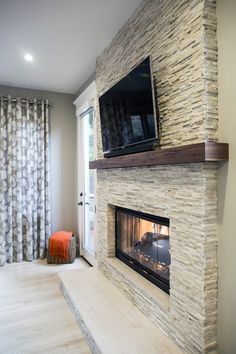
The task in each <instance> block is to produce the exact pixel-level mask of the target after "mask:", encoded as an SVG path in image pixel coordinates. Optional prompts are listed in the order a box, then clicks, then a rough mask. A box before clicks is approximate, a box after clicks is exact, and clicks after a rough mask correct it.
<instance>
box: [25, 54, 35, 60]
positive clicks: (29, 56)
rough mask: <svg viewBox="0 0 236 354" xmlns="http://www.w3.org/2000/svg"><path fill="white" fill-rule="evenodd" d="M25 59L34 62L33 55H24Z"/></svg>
mask: <svg viewBox="0 0 236 354" xmlns="http://www.w3.org/2000/svg"><path fill="white" fill-rule="evenodd" d="M24 59H25V60H26V61H33V60H34V58H33V56H32V55H31V54H25V55H24Z"/></svg>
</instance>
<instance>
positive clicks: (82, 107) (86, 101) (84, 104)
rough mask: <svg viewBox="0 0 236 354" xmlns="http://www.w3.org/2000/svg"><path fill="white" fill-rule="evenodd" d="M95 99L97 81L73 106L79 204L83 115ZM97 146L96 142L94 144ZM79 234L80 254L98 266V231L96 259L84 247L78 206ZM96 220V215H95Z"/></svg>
mask: <svg viewBox="0 0 236 354" xmlns="http://www.w3.org/2000/svg"><path fill="white" fill-rule="evenodd" d="M95 98H96V85H95V81H93V82H92V83H91V84H90V85H89V86H88V87H87V88H86V89H85V90H84V92H82V93H81V95H80V96H78V97H77V98H76V100H75V101H74V102H73V104H74V105H75V106H76V117H77V164H78V165H77V166H78V171H79V172H78V177H77V182H78V189H77V190H78V202H81V201H84V198H83V197H81V196H80V192H81V191H83V192H84V171H83V170H82V166H83V165H84V159H83V156H82V154H81V147H82V145H83V138H84V136H83V132H82V119H81V114H83V113H84V112H85V111H87V110H88V109H89V108H91V107H92V108H94V106H95ZM95 132H96V129H94V133H95ZM95 139H96V135H95ZM94 143H95V144H96V141H95V142H94ZM94 198H95V204H96V189H95V191H94ZM77 215H78V232H79V235H80V253H81V255H82V256H83V257H84V258H86V259H87V260H88V262H89V263H91V264H92V265H95V266H96V265H97V261H96V259H95V257H96V252H97V251H96V246H97V240H96V229H95V257H94V255H93V254H92V253H91V252H89V250H87V249H85V248H84V247H83V239H82V235H83V230H84V206H83V207H80V206H78V212H77ZM95 218H96V215H95Z"/></svg>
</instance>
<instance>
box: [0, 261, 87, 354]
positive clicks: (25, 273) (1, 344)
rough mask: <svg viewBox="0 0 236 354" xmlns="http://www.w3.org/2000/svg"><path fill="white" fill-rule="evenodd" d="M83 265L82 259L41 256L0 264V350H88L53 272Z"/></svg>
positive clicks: (7, 353) (71, 353)
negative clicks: (57, 261)
mask: <svg viewBox="0 0 236 354" xmlns="http://www.w3.org/2000/svg"><path fill="white" fill-rule="evenodd" d="M85 267H88V265H87V263H86V262H85V261H83V260H82V259H76V261H75V263H73V264H68V265H49V264H47V262H46V260H43V261H34V262H23V263H13V264H7V265H5V266H4V267H0V354H29V353H30V354H32V353H50V354H57V353H58V354H60V353H66V354H75V353H77V354H89V353H91V351H90V349H89V347H88V345H87V343H86V341H85V339H84V337H83V335H82V333H81V331H80V329H79V327H78V325H77V323H76V321H75V318H74V316H73V314H72V313H71V311H70V309H69V307H68V305H67V303H66V301H65V299H64V297H63V295H62V293H61V290H60V287H59V286H60V283H59V278H58V275H57V273H58V272H60V271H65V270H72V269H79V268H85ZM78 286H79V284H78Z"/></svg>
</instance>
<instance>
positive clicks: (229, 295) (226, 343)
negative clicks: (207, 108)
mask: <svg viewBox="0 0 236 354" xmlns="http://www.w3.org/2000/svg"><path fill="white" fill-rule="evenodd" d="M217 17H218V35H217V36H218V48H219V66H218V68H219V138H220V141H222V142H228V143H229V146H230V158H229V163H227V164H222V165H220V168H219V184H218V197H219V217H218V223H219V247H218V264H219V297H218V341H219V353H220V354H234V353H236V19H235V18H236V1H235V0H218V1H217Z"/></svg>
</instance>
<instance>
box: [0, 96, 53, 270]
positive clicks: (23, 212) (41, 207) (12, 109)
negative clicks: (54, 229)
mask: <svg viewBox="0 0 236 354" xmlns="http://www.w3.org/2000/svg"><path fill="white" fill-rule="evenodd" d="M49 198H50V196H49V104H48V102H47V101H38V100H36V99H34V100H33V101H32V100H29V99H25V100H22V99H20V98H17V99H15V100H13V99H12V98H11V97H8V99H3V98H1V99H0V265H4V264H5V262H10V263H11V262H21V261H23V260H26V261H32V260H33V259H37V258H44V257H45V256H46V247H47V240H48V237H49V235H50V203H49Z"/></svg>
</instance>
